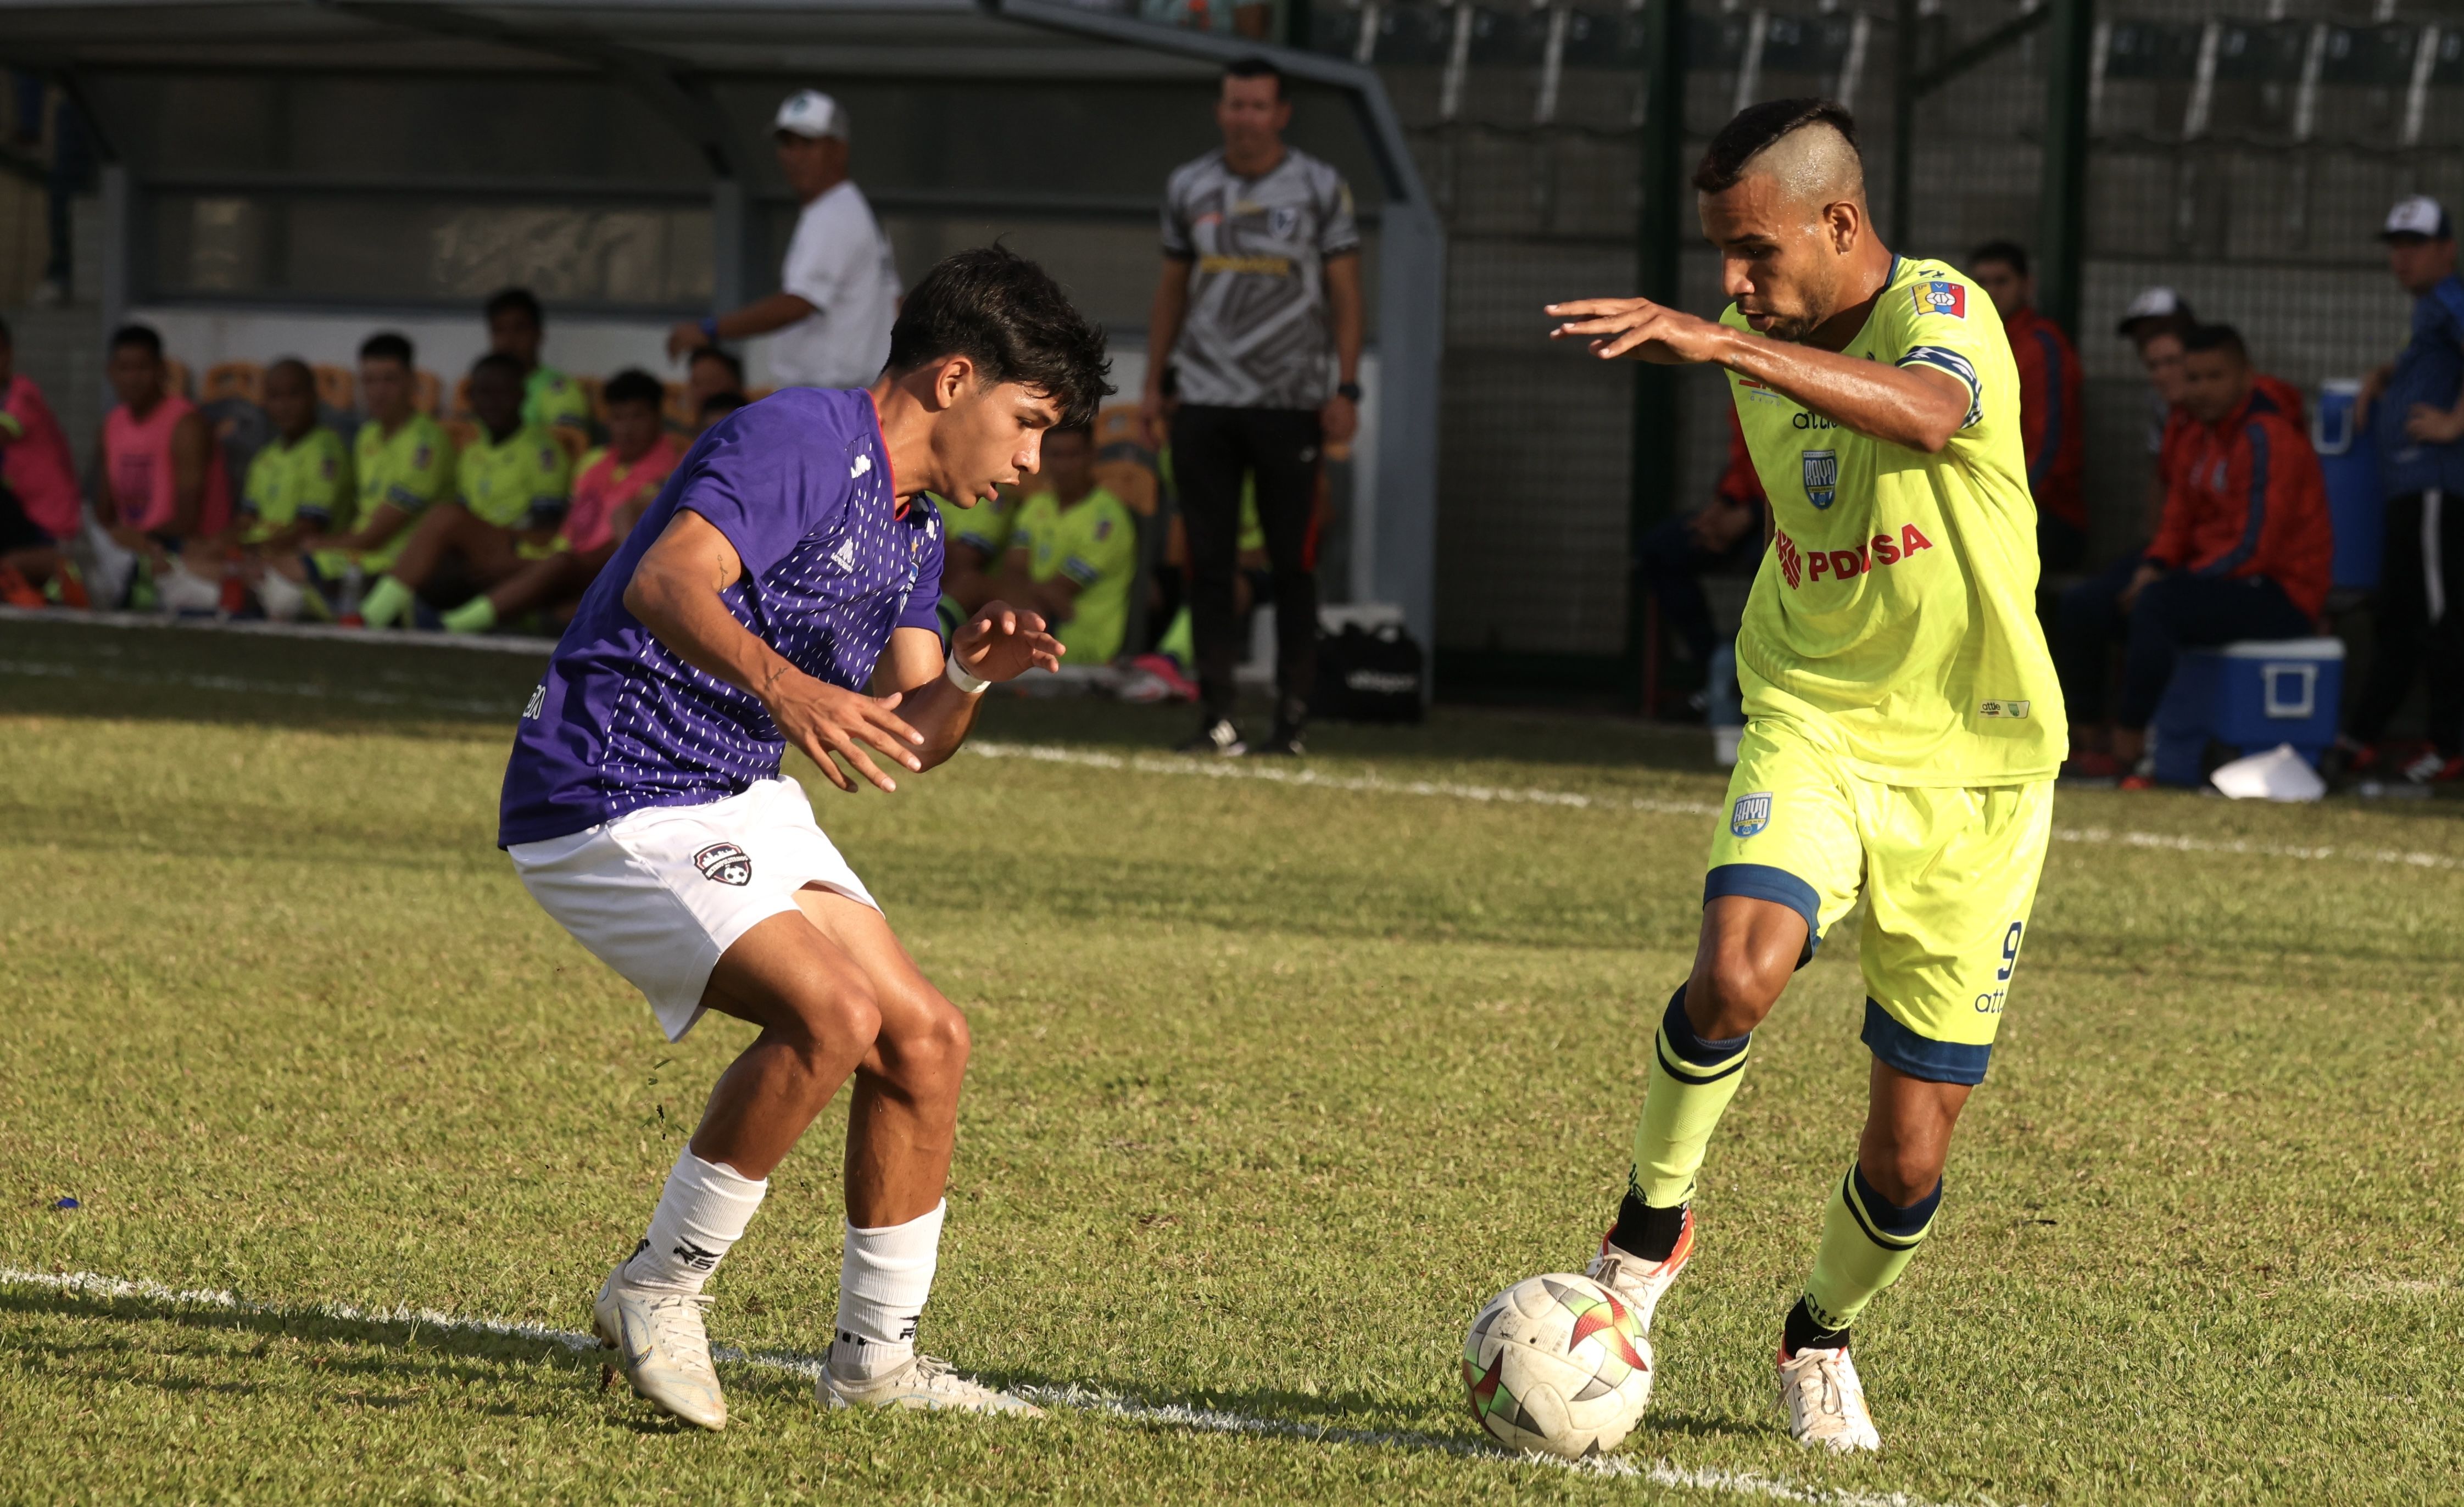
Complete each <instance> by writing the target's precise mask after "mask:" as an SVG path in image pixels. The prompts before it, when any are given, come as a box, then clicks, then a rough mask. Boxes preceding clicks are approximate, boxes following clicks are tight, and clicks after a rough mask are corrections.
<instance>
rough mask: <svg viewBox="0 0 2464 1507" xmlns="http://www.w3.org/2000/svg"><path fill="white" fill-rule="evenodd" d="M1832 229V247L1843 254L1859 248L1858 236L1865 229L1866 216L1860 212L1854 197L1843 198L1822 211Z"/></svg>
mask: <svg viewBox="0 0 2464 1507" xmlns="http://www.w3.org/2000/svg"><path fill="white" fill-rule="evenodd" d="M1822 216H1823V218H1824V219H1825V220H1826V221H1828V222H1829V224H1830V229H1831V249H1832V250H1833V251H1837V253H1839V254H1840V255H1842V256H1845V255H1847V254H1848V253H1849V252H1850V251H1855V250H1856V249H1857V240H1858V237H1859V235H1860V234H1861V233H1862V232H1863V231H1864V229H1865V224H1864V221H1865V217H1864V215H1863V214H1861V213H1860V212H1859V210H1858V207H1857V203H1856V201H1855V200H1853V199H1842V200H1840V201H1839V202H1838V203H1837V204H1835V205H1831V206H1830V207H1826V208H1825V209H1824V210H1823V211H1822Z"/></svg>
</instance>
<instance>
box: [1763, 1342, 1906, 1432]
mask: <svg viewBox="0 0 2464 1507" xmlns="http://www.w3.org/2000/svg"><path fill="white" fill-rule="evenodd" d="M1778 1360H1779V1405H1780V1407H1781V1408H1782V1409H1786V1410H1787V1413H1788V1436H1789V1437H1790V1438H1792V1439H1794V1440H1795V1441H1796V1442H1797V1443H1799V1444H1801V1445H1804V1446H1805V1447H1806V1448H1807V1449H1809V1450H1816V1449H1819V1450H1829V1451H1831V1452H1833V1453H1835V1454H1855V1453H1857V1452H1859V1451H1860V1450H1879V1449H1881V1447H1882V1436H1881V1434H1879V1433H1877V1432H1875V1431H1874V1415H1873V1414H1872V1413H1869V1412H1867V1411H1866V1410H1865V1384H1864V1383H1862V1382H1860V1381H1859V1380H1857V1363H1856V1362H1854V1361H1851V1360H1850V1359H1848V1347H1847V1346H1846V1345H1841V1346H1839V1347H1838V1348H1837V1349H1831V1350H1824V1349H1816V1348H1815V1346H1813V1345H1810V1344H1809V1345H1807V1346H1806V1347H1805V1348H1804V1349H1802V1350H1799V1351H1797V1352H1796V1354H1795V1355H1793V1356H1789V1355H1781V1356H1780V1357H1779V1358H1778Z"/></svg>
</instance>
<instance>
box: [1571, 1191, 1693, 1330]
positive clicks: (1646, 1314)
mask: <svg viewBox="0 0 2464 1507" xmlns="http://www.w3.org/2000/svg"><path fill="white" fill-rule="evenodd" d="M1615 1233H1616V1232H1615V1231H1611V1232H1610V1234H1615ZM1693 1255H1694V1211H1693V1210H1692V1209H1687V1210H1686V1211H1685V1227H1684V1228H1683V1229H1682V1230H1680V1231H1678V1232H1677V1247H1676V1249H1674V1250H1672V1251H1670V1252H1669V1253H1668V1258H1667V1259H1666V1260H1664V1261H1646V1260H1644V1259H1643V1258H1642V1257H1641V1256H1636V1255H1635V1254H1634V1253H1632V1252H1631V1251H1622V1250H1619V1249H1618V1248H1617V1246H1616V1245H1614V1244H1612V1243H1611V1242H1610V1240H1609V1237H1608V1235H1605V1234H1604V1235H1602V1236H1600V1254H1599V1255H1597V1256H1593V1257H1592V1264H1591V1265H1590V1266H1587V1267H1585V1268H1584V1269H1583V1275H1584V1276H1585V1277H1588V1278H1591V1279H1592V1280H1593V1281H1595V1282H1597V1283H1599V1284H1600V1285H1601V1286H1602V1287H1605V1288H1607V1289H1608V1290H1609V1291H1610V1292H1612V1293H1615V1294H1617V1301H1619V1302H1621V1303H1623V1304H1625V1305H1626V1307H1628V1308H1630V1309H1632V1310H1633V1311H1634V1321H1635V1327H1637V1328H1639V1329H1640V1330H1641V1331H1642V1332H1643V1333H1645V1334H1649V1333H1650V1332H1651V1316H1652V1313H1653V1311H1654V1310H1655V1309H1657V1308H1659V1306H1660V1300H1661V1297H1663V1296H1664V1295H1665V1294H1666V1293H1667V1291H1668V1289H1669V1286H1670V1285H1671V1284H1672V1283H1674V1282H1675V1281H1676V1280H1677V1274H1678V1273H1680V1272H1682V1271H1683V1270H1684V1269H1685V1262H1686V1260H1687V1259H1688V1258H1689V1257H1691V1256H1693Z"/></svg>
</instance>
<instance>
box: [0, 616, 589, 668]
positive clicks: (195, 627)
mask: <svg viewBox="0 0 2464 1507" xmlns="http://www.w3.org/2000/svg"><path fill="white" fill-rule="evenodd" d="M0 622H57V623H64V624H69V625H73V626H78V627H91V628H186V629H187V630H188V631H190V632H198V633H251V634H254V635H256V636H257V637H259V638H267V639H323V640H326V641H328V642H330V643H335V644H385V645H388V646H391V647H396V648H428V649H476V650H478V651H479V652H481V653H483V654H528V655H531V656H533V657H535V658H538V659H542V660H543V659H545V658H547V657H548V656H549V655H550V654H553V653H555V652H556V640H554V639H540V638H523V637H521V636H520V635H518V634H511V633H398V632H395V631H394V630H392V629H390V628H373V629H371V628H338V627H333V626H331V625H329V624H325V623H318V622H233V621H231V619H228V618H181V617H173V616H170V615H168V614H165V613H160V612H87V611H81V610H79V609H77V608H76V607H0Z"/></svg>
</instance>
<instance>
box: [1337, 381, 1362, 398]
mask: <svg viewBox="0 0 2464 1507" xmlns="http://www.w3.org/2000/svg"><path fill="white" fill-rule="evenodd" d="M1334 395H1335V396H1336V397H1338V398H1344V399H1349V400H1350V401H1352V402H1353V403H1358V402H1359V401H1360V383H1358V382H1336V383H1335V384H1334Z"/></svg>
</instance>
